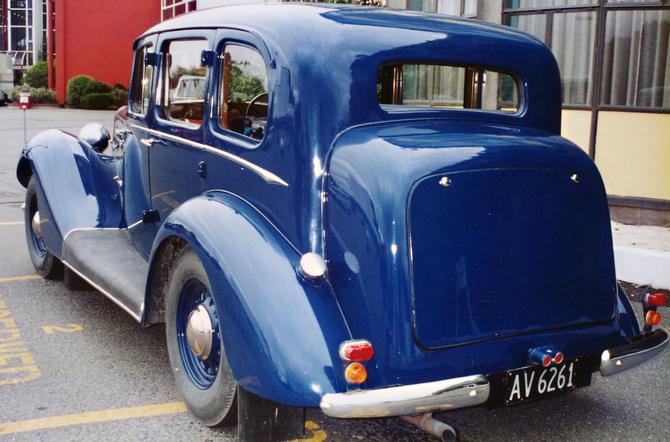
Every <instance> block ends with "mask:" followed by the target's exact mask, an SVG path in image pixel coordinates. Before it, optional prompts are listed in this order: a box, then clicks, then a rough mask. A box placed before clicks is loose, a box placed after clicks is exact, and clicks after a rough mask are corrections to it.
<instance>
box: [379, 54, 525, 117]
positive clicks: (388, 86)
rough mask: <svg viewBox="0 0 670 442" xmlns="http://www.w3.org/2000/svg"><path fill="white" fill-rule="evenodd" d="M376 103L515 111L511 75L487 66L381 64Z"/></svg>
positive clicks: (515, 94)
mask: <svg viewBox="0 0 670 442" xmlns="http://www.w3.org/2000/svg"><path fill="white" fill-rule="evenodd" d="M377 98H378V100H379V104H382V105H397V106H404V107H431V108H445V109H486V110H494V111H499V112H506V113H515V112H517V111H518V110H519V90H518V88H517V82H516V81H515V80H514V78H513V77H512V76H511V75H509V74H505V73H502V72H495V71H491V70H487V69H480V68H474V67H472V68H469V67H457V66H442V65H432V64H430V65H429V64H404V65H403V64H393V65H386V66H382V67H381V68H380V69H379V73H378V75H377Z"/></svg>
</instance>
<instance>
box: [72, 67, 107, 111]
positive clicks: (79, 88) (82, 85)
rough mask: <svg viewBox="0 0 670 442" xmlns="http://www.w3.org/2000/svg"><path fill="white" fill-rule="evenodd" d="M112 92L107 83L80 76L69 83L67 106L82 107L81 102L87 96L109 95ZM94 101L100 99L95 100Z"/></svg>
mask: <svg viewBox="0 0 670 442" xmlns="http://www.w3.org/2000/svg"><path fill="white" fill-rule="evenodd" d="M111 91H112V88H111V86H110V85H108V84H107V83H104V82H102V81H98V80H95V79H94V78H93V77H89V76H88V75H78V76H76V77H72V78H71V79H70V81H68V83H67V100H66V101H65V104H67V105H68V106H69V107H81V101H82V99H83V98H84V97H85V96H86V95H90V94H108V93H110V92H111ZM93 100H94V101H95V100H99V99H97V98H95V99H93ZM87 109H91V108H87Z"/></svg>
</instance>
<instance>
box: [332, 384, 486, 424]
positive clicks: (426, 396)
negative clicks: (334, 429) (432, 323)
mask: <svg viewBox="0 0 670 442" xmlns="http://www.w3.org/2000/svg"><path fill="white" fill-rule="evenodd" d="M489 394H490V385H489V381H488V379H487V377H486V376H484V375H474V376H465V377H461V378H454V379H447V380H443V381H436V382H427V383H424V384H415V385H402V386H399V387H388V388H380V389H377V390H360V391H354V392H349V393H327V394H325V395H324V396H323V398H321V405H320V406H321V411H323V413H324V414H325V415H327V416H331V417H339V418H370V417H384V416H403V415H408V414H409V415H411V414H424V413H431V412H437V411H446V410H455V409H457V408H465V407H472V406H475V405H481V404H483V403H484V402H486V400H487V399H488V398H489Z"/></svg>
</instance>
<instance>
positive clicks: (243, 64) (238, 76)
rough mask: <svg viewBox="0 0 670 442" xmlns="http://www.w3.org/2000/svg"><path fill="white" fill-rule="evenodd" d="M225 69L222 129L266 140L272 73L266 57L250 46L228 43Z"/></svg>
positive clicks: (222, 72)
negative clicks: (269, 70)
mask: <svg viewBox="0 0 670 442" xmlns="http://www.w3.org/2000/svg"><path fill="white" fill-rule="evenodd" d="M221 67H222V69H221V88H220V90H221V93H220V97H219V100H220V105H219V109H220V112H219V124H220V126H221V127H222V128H223V129H225V130H229V131H232V132H236V133H238V134H242V135H245V136H247V137H250V138H253V139H256V140H262V139H263V137H264V136H265V127H266V123H267V116H268V74H267V69H266V67H265V61H264V60H263V57H262V56H261V54H259V53H258V52H257V51H256V50H255V49H251V48H249V47H247V46H241V45H237V44H228V45H226V46H225V47H224V51H223V57H222V60H221Z"/></svg>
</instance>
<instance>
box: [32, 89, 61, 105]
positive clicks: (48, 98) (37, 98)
mask: <svg viewBox="0 0 670 442" xmlns="http://www.w3.org/2000/svg"><path fill="white" fill-rule="evenodd" d="M30 95H31V96H30V99H31V100H32V102H33V103H58V97H57V96H56V91H55V90H53V89H48V88H46V87H40V88H36V89H35V88H32V89H31V91H30Z"/></svg>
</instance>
